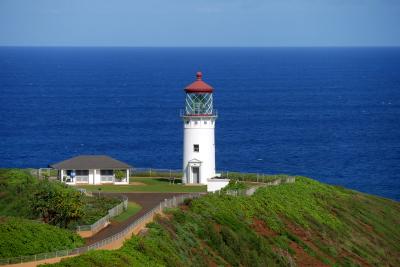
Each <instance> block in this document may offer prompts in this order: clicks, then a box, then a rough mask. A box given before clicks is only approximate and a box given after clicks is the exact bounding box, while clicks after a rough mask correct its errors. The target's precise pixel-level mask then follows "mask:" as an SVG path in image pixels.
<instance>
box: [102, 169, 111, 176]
mask: <svg viewBox="0 0 400 267" xmlns="http://www.w3.org/2000/svg"><path fill="white" fill-rule="evenodd" d="M100 175H102V176H113V175H114V171H113V170H100Z"/></svg>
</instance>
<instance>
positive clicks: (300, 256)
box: [289, 242, 328, 267]
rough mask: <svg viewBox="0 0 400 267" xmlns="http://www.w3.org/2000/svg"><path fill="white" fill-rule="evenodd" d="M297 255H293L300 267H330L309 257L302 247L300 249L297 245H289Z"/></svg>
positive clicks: (292, 243) (293, 243)
mask: <svg viewBox="0 0 400 267" xmlns="http://www.w3.org/2000/svg"><path fill="white" fill-rule="evenodd" d="M289 246H290V247H291V248H292V249H293V250H294V252H295V253H296V255H293V258H294V260H295V262H296V264H297V265H298V266H313V267H325V266H328V265H326V264H324V263H323V262H321V261H319V260H318V259H316V258H314V257H312V256H310V255H308V254H307V253H306V252H305V251H304V249H303V248H302V247H300V246H299V245H298V244H297V243H295V242H291V243H290V245H289Z"/></svg>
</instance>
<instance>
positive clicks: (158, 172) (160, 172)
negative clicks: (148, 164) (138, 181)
mask: <svg viewBox="0 0 400 267" xmlns="http://www.w3.org/2000/svg"><path fill="white" fill-rule="evenodd" d="M132 176H143V177H170V178H172V177H175V178H181V177H182V170H181V169H154V168H135V169H134V170H133V172H132Z"/></svg>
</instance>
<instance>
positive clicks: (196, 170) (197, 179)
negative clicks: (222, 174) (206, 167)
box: [192, 167, 200, 184]
mask: <svg viewBox="0 0 400 267" xmlns="http://www.w3.org/2000/svg"><path fill="white" fill-rule="evenodd" d="M192 173H193V183H195V184H199V183H200V169H199V167H192Z"/></svg>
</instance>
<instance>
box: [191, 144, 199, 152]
mask: <svg viewBox="0 0 400 267" xmlns="http://www.w3.org/2000/svg"><path fill="white" fill-rule="evenodd" d="M193 151H194V152H199V151H200V146H199V145H197V144H196V145H193Z"/></svg>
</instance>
